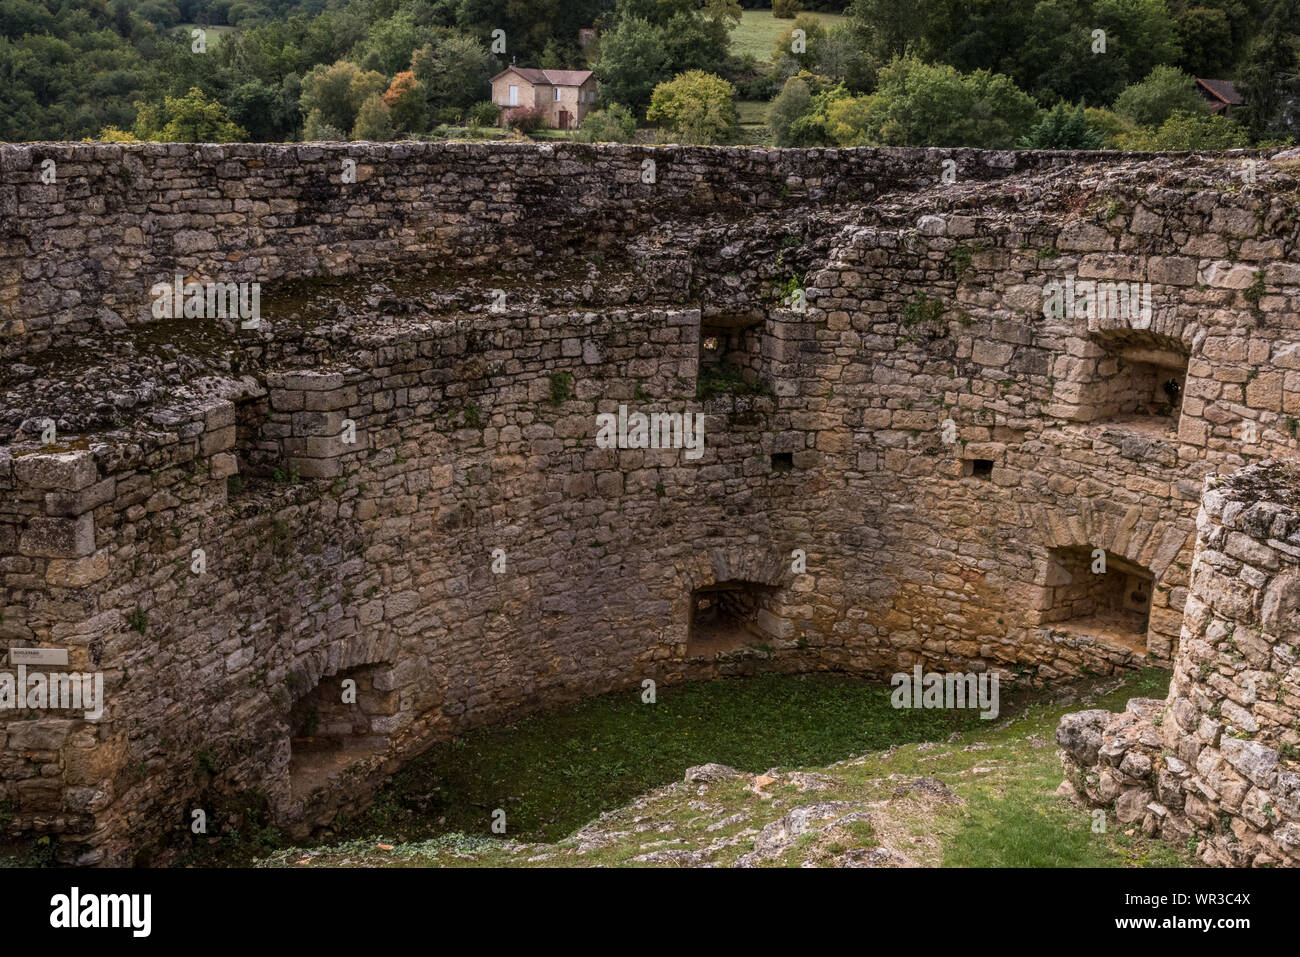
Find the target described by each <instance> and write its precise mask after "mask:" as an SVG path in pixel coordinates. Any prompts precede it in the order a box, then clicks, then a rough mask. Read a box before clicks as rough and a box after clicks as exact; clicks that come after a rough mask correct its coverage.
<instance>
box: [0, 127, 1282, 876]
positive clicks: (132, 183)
mask: <svg viewBox="0 0 1300 957" xmlns="http://www.w3.org/2000/svg"><path fill="white" fill-rule="evenodd" d="M47 156H49V157H53V158H55V160H56V162H57V165H58V169H59V180H58V182H57V183H56V184H53V185H49V186H47V185H44V184H41V183H40V182H39V178H38V177H37V175H36V173H37V170H38V169H39V164H40V161H41V159H43V158H45V157H47ZM950 156H951V157H952V158H955V159H956V160H957V161H958V169H959V181H958V183H957V184H955V185H952V186H940V185H939V183H938V177H939V172H940V170H941V163H942V160H943V159H945V158H948V157H950ZM344 157H350V158H354V159H356V161H357V174H358V175H357V179H358V182H357V183H355V184H343V183H341V182H340V181H339V172H340V169H341V166H342V163H341V160H342V159H343V158H344ZM647 159H653V160H654V177H653V182H646V181H645V177H644V175H643V171H644V170H645V165H644V164H645V161H646V160H647ZM1239 162H1240V160H1239V158H1238V157H1236V156H1222V157H1211V158H1198V157H1188V156H1163V157H1142V156H1138V157H1123V158H1121V157H1117V156H1114V155H1107V154H1051V153H1015V154H1012V153H981V152H977V151H940V150H934V151H926V150H825V151H823V150H809V151H761V150H728V149H677V148H671V149H639V148H614V147H599V148H598V147H580V146H568V145H565V146H554V147H551V146H541V147H532V146H505V147H497V146H484V145H474V146H465V145H446V144H393V145H387V146H376V145H368V144H367V145H352V146H337V147H327V146H318V145H310V146H289V147H276V146H205V147H188V146H135V147H120V146H75V145H66V144H34V145H31V146H24V147H4V148H0V215H2V216H3V217H4V220H3V223H4V228H3V230H0V236H2V238H0V243H3V245H2V246H0V323H2V324H3V325H2V326H0V328H2V329H3V335H2V336H0V349H3V350H4V352H5V354H6V355H7V356H8V357H9V363H8V367H7V368H6V369H5V370H4V372H3V378H0V394H3V395H4V396H5V400H4V402H3V403H2V404H0V406H2V407H0V436H3V437H4V438H5V439H6V440H7V441H8V443H9V444H8V445H7V446H5V447H3V448H0V489H2V490H3V492H4V495H3V498H0V575H2V576H3V579H2V581H0V585H2V586H3V592H2V593H0V609H3V620H2V621H0V637H3V638H5V639H6V643H7V644H40V645H52V646H56V647H67V648H68V649H69V650H70V655H71V659H70V668H73V669H81V670H89V669H98V670H102V671H103V672H104V673H105V677H106V690H107V710H106V714H105V717H104V719H103V720H101V721H99V722H98V723H93V722H88V721H84V720H80V719H79V718H67V717H64V716H62V715H59V716H57V717H44V716H42V717H38V718H35V719H32V718H30V717H28V718H27V719H26V720H21V718H22V717H25V716H21V715H20V716H19V718H15V719H14V720H7V719H8V715H5V719H6V720H5V723H4V724H3V725H0V727H3V731H0V802H2V804H0V806H3V807H5V808H6V809H7V810H8V811H9V813H10V814H11V815H12V817H11V818H10V819H9V824H8V828H9V830H10V831H11V832H12V833H13V834H16V835H27V834H31V833H34V832H35V833H53V834H56V835H58V836H59V839H60V849H61V854H62V856H63V858H64V859H66V860H69V861H74V860H79V861H81V862H83V863H95V862H115V863H122V862H130V861H132V860H167V859H169V856H170V855H172V854H174V853H175V851H176V850H177V849H178V848H180V847H183V846H184V844H185V842H186V841H187V840H188V839H189V837H188V834H189V832H188V826H187V825H188V821H189V813H190V811H191V810H192V809H193V808H195V807H206V808H209V809H216V810H215V813H214V816H215V817H216V818H217V826H218V827H220V826H224V825H225V824H226V823H228V822H229V821H230V820H231V819H233V816H235V815H236V814H237V813H238V812H237V805H238V801H237V800H235V799H236V798H237V797H238V798H240V799H244V798H249V796H252V797H254V798H256V799H258V800H262V799H264V800H265V801H266V802H267V803H268V804H269V806H270V807H271V809H272V810H273V811H274V813H275V815H276V817H277V819H278V820H279V821H281V822H282V823H284V824H285V825H286V826H289V827H291V828H294V829H296V830H299V831H305V830H307V829H310V828H311V827H313V826H315V825H318V824H321V823H324V822H327V821H328V820H329V819H330V818H331V817H332V816H333V814H334V813H335V811H336V810H338V809H339V808H340V807H346V806H349V805H350V804H352V803H354V802H357V801H363V800H365V798H366V797H367V796H368V795H369V794H370V793H372V792H373V790H374V788H375V787H376V786H377V784H378V782H379V780H381V779H382V776H383V774H384V773H386V772H388V771H391V770H392V769H394V768H396V767H397V766H399V765H400V763H401V762H402V761H403V760H405V759H406V758H408V757H409V756H411V755H413V754H415V753H417V752H418V751H419V750H420V749H421V748H423V747H425V746H427V745H428V744H429V743H430V742H432V741H434V740H437V739H439V738H443V737H446V736H448V735H451V734H455V733H457V732H459V731H462V730H464V729H467V728H469V727H473V726H475V725H478V724H482V723H485V722H491V721H497V720H501V719H503V718H506V717H508V716H509V715H511V714H514V713H518V712H521V711H524V710H528V709H533V708H536V707H539V706H542V705H544V704H547V703H552V702H558V701H562V700H567V699H572V698H576V697H580V696H583V695H588V694H593V693H597V692H600V691H604V690H610V689H614V688H619V687H625V686H630V685H636V684H638V683H639V682H640V681H641V679H643V678H645V677H654V678H657V679H660V680H667V681H672V680H680V679H682V678H688V677H704V676H707V675H711V674H718V673H742V672H745V671H749V670H754V669H762V668H768V669H771V668H777V669H785V670H811V669H836V670H843V671H851V672H856V673H863V674H875V675H882V674H887V673H889V672H892V671H894V670H896V669H900V668H903V669H910V668H911V666H912V665H913V664H918V663H919V664H922V665H923V666H925V667H926V668H934V669H940V670H949V669H960V670H970V669H977V670H984V669H988V668H994V669H997V670H999V671H1000V672H1002V674H1003V675H1004V680H1015V679H1017V678H1019V679H1022V680H1034V681H1046V680H1052V679H1054V678H1058V677H1068V676H1075V675H1080V674H1083V673H1086V672H1109V671H1112V670H1114V669H1116V668H1124V667H1131V666H1133V665H1136V664H1141V663H1145V662H1155V663H1170V662H1173V661H1174V660H1175V659H1176V656H1177V655H1181V654H1184V653H1185V649H1184V645H1185V644H1186V641H1185V638H1184V639H1183V640H1182V642H1181V643H1180V630H1182V629H1184V628H1185V627H1186V625H1185V622H1184V612H1185V610H1186V609H1187V608H1188V605H1189V601H1190V599H1189V597H1188V596H1189V587H1191V584H1192V582H1191V573H1190V570H1191V567H1192V556H1193V547H1194V543H1195V538H1196V515H1197V510H1198V508H1199V507H1200V505H1201V490H1202V486H1203V484H1204V480H1205V477H1206V475H1208V474H1210V473H1212V472H1219V473H1223V472H1229V471H1232V470H1233V469H1235V468H1238V467H1239V466H1242V465H1244V464H1246V463H1248V462H1249V461H1252V460H1254V459H1257V458H1263V457H1266V456H1272V457H1276V458H1294V457H1295V450H1296V444H1297V443H1296V438H1295V433H1296V426H1295V421H1296V419H1297V418H1300V347H1298V346H1297V343H1298V342H1300V332H1298V331H1297V327H1298V326H1300V322H1298V321H1297V320H1296V318H1295V317H1296V315H1297V297H1298V296H1300V269H1298V268H1297V267H1295V266H1293V265H1292V264H1291V262H1289V260H1290V259H1293V258H1294V254H1295V248H1296V220H1295V206H1296V199H1295V196H1296V193H1295V190H1296V189H1297V186H1298V185H1300V184H1297V180H1296V178H1295V176H1294V175H1293V168H1292V167H1291V166H1290V165H1289V164H1288V161H1287V159H1286V158H1285V157H1282V158H1278V157H1273V158H1272V160H1271V161H1269V162H1265V163H1263V164H1261V167H1260V172H1259V177H1258V184H1257V185H1254V186H1251V187H1248V188H1241V186H1240V178H1239V177H1238V176H1236V174H1237V172H1238V170H1239ZM393 266H396V267H397V271H396V273H394V272H393V270H392V269H391V268H390V267H393ZM467 267H473V268H472V270H470V271H467ZM428 270H433V271H428ZM178 271H179V272H181V273H182V274H183V275H184V276H186V277H187V278H190V279H195V280H200V281H232V282H233V281H258V282H262V283H263V284H264V289H263V295H262V301H263V315H264V316H265V317H266V322H265V323H264V325H263V328H262V329H260V330H258V331H254V332H246V331H242V330H239V329H237V328H236V325H235V324H234V323H230V322H226V323H223V322H221V321H217V320H185V321H162V322H152V321H150V316H149V299H148V296H147V293H148V289H149V287H150V286H151V285H152V284H153V283H154V282H157V281H160V280H165V279H167V278H168V277H170V276H171V275H173V274H174V273H176V272H178ZM344 273H346V274H351V275H355V276H357V277H358V278H357V280H356V281H355V282H344V283H341V284H333V283H331V282H328V281H325V278H327V277H329V276H331V275H336V274H344ZM792 275H794V276H799V275H802V276H803V277H804V282H803V286H804V289H805V291H806V294H807V301H808V303H809V308H808V309H807V311H806V312H798V311H794V310H792V309H790V308H786V307H785V306H783V305H782V303H781V301H780V296H779V293H778V292H777V289H778V288H779V287H782V286H784V285H786V284H787V282H788V280H789V279H790V277H791V276H792ZM1070 276H1073V277H1078V278H1079V279H1082V280H1087V279H1098V278H1099V279H1103V280H1105V279H1114V280H1125V281H1135V282H1150V283H1151V284H1152V288H1153V302H1154V309H1153V317H1152V318H1151V321H1150V322H1149V323H1146V322H1143V321H1140V320H1138V321H1133V320H1132V319H1131V318H1126V317H1115V316H1109V317H1107V316H1102V317H1093V318H1091V319H1090V318H1088V317H1087V316H1086V315H1083V314H1080V315H1079V316H1077V317H1070V318H1066V317H1061V318H1044V316H1043V313H1042V290H1043V287H1044V285H1045V284H1046V283H1048V282H1050V281H1052V280H1062V279H1064V278H1065V277H1070ZM322 277H325V278H322ZM295 280H306V281H307V282H306V284H305V285H304V283H303V282H298V283H297V284H295V282H294V281H295ZM313 283H314V284H315V285H313ZM494 289H500V290H503V291H504V292H505V293H506V300H505V301H506V305H505V311H503V312H494V311H492V310H491V309H489V308H488V306H489V304H490V303H491V302H492V300H493V290H494ZM731 330H741V331H737V332H734V334H733V333H732V332H731ZM710 338H720V339H721V340H724V341H725V342H726V343H727V346H726V348H727V349H729V350H731V352H732V354H731V355H728V356H723V357H722V359H723V361H727V362H729V363H731V364H733V365H735V366H736V367H737V368H738V369H740V370H743V371H744V375H745V376H746V377H747V378H748V379H749V380H750V381H752V382H755V383H756V384H757V386H758V388H757V391H755V392H754V393H753V394H723V395H719V396H716V397H713V398H707V399H703V400H701V399H697V398H696V385H697V379H699V380H700V381H701V382H703V381H704V378H703V376H704V374H705V372H707V367H708V366H710V365H711V364H714V363H716V362H717V361H718V360H717V359H716V358H715V357H714V356H713V355H712V354H710V353H709V351H708V349H707V348H706V349H705V350H704V352H703V354H702V340H706V339H710ZM702 366H703V369H702ZM123 370H125V371H123ZM1170 381H1173V382H1175V383H1176V387H1174V388H1172V389H1167V390H1165V392H1164V393H1163V398H1162V392H1161V391H1158V390H1161V389H1164V388H1165V383H1167V382H1170ZM1153 389H1154V390H1157V391H1156V392H1155V394H1154V395H1150V394H1149V393H1150V392H1151V391H1152V390H1153ZM1144 393H1147V394H1146V395H1145V396H1144ZM1117 394H1122V395H1125V396H1128V400H1127V402H1126V403H1120V402H1119V401H1118V400H1116V399H1115V398H1114V396H1115V395H1117ZM620 403H622V404H626V405H629V406H630V407H633V408H643V409H644V410H645V411H687V410H689V411H704V412H705V413H706V414H707V427H706V436H707V438H706V452H705V455H704V457H703V458H701V459H700V460H698V461H697V462H688V461H686V460H685V459H684V458H683V457H682V455H681V453H680V452H679V451H677V450H661V451H660V450H637V449H628V450H601V449H598V448H597V447H596V445H595V442H594V433H595V415H596V413H597V412H602V411H615V410H616V409H617V407H618V405H619V404H620ZM47 417H48V418H51V419H54V420H56V422H57V423H58V430H59V442H60V444H58V445H56V446H54V447H43V446H42V445H41V444H40V442H39V441H38V439H37V435H38V433H39V425H40V423H41V421H42V420H43V419H44V418H47ZM349 420H350V421H351V422H352V423H354V424H355V428H356V434H357V442H356V443H355V444H349V443H346V442H343V441H342V440H341V438H340V436H341V434H342V430H343V428H344V425H345V421H349ZM946 423H951V426H952V429H953V430H955V432H954V435H953V441H951V442H945V441H944V433H945V424H946ZM1246 423H1250V425H1249V426H1247V424H1246ZM1243 436H1250V437H1252V439H1253V440H1252V441H1245V440H1243ZM787 463H788V464H787ZM276 476H278V478H279V480H277V478H276ZM196 548H202V549H204V551H205V554H206V563H207V564H206V572H205V573H204V574H203V575H195V574H193V572H192V571H191V563H192V560H193V559H192V555H193V551H194V549H196ZM497 548H499V549H501V550H502V551H503V552H504V553H505V556H506V564H505V571H504V572H503V573H501V574H495V573H494V572H493V571H492V567H491V566H492V559H491V552H492V551H493V549H497ZM794 549H804V550H805V551H806V552H807V561H808V573H807V574H805V575H795V574H793V573H792V572H791V564H790V556H791V553H792V551H793V550H794ZM1097 549H1100V550H1101V551H1103V552H1104V553H1105V554H1106V556H1107V558H1108V560H1109V562H1110V570H1108V572H1107V575H1108V576H1110V575H1115V576H1116V577H1115V578H1113V579H1112V578H1107V579H1106V580H1107V581H1108V582H1109V581H1115V582H1118V581H1120V579H1119V578H1118V576H1119V575H1124V576H1126V577H1125V578H1124V579H1123V580H1122V581H1123V585H1124V587H1123V588H1110V587H1108V588H1098V587H1097V583H1096V581H1094V580H1093V578H1092V577H1091V576H1090V574H1089V573H1087V572H1086V568H1087V562H1091V561H1092V557H1093V555H1094V554H1095V550H1097ZM1085 559H1086V561H1085ZM733 585H734V586H736V587H743V589H744V590H743V591H739V592H736V594H737V595H743V596H745V597H744V598H743V600H740V599H738V600H737V601H738V604H737V607H743V608H744V609H745V610H746V611H745V614H746V615H748V616H749V617H750V618H751V619H752V622H751V624H752V626H753V627H752V631H753V640H752V641H750V642H749V643H748V646H744V647H738V648H735V649H733V650H724V651H721V652H717V653H715V651H714V650H713V649H712V648H710V649H709V650H708V651H707V653H706V652H701V650H700V648H698V647H696V648H692V646H691V645H690V644H689V641H688V638H689V636H690V634H691V628H690V623H691V616H692V609H693V607H694V605H695V601H694V600H693V595H695V594H697V592H698V590H700V589H711V588H713V587H714V586H727V587H731V586H733ZM1135 596H1136V597H1135ZM345 679H352V680H354V681H355V682H356V687H357V694H358V700H357V706H356V708H355V709H354V710H352V711H348V712H341V711H340V710H339V709H338V708H336V707H335V706H334V702H335V701H337V700H338V695H337V693H336V692H337V689H338V687H339V684H340V683H341V682H342V681H343V680H345ZM1282 680H1283V681H1284V682H1285V681H1290V682H1291V683H1292V687H1293V688H1294V677H1291V676H1287V677H1284V678H1283V679H1282ZM1175 683H1177V679H1176V682H1175ZM0 714H2V713H0ZM1280 760H1283V761H1284V760H1285V758H1282V759H1280Z"/></svg>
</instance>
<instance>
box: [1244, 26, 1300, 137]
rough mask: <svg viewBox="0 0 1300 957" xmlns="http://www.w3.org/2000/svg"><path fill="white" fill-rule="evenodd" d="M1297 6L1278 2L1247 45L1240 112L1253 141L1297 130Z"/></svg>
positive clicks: (1299, 99)
mask: <svg viewBox="0 0 1300 957" xmlns="http://www.w3.org/2000/svg"><path fill="white" fill-rule="evenodd" d="M1298 20H1300V4H1298V3H1296V2H1295V0H1279V2H1278V3H1276V4H1275V5H1274V7H1273V10H1272V12H1271V13H1270V15H1269V17H1268V19H1267V20H1266V21H1265V23H1264V26H1263V28H1262V29H1261V31H1260V33H1259V36H1258V37H1257V38H1256V39H1255V40H1254V42H1253V43H1252V44H1251V46H1250V50H1249V53H1248V55H1247V56H1246V59H1245V64H1244V66H1243V68H1242V71H1241V74H1240V77H1239V79H1240V81H1241V82H1240V84H1239V86H1240V89H1241V94H1242V97H1243V98H1244V99H1245V101H1246V104H1245V108H1244V109H1243V110H1242V113H1243V116H1244V117H1245V120H1246V123H1247V124H1248V125H1249V127H1250V132H1251V133H1252V135H1254V136H1255V138H1256V139H1263V138H1265V137H1268V136H1288V135H1295V133H1296V131H1297V129H1300V65H1298V63H1297V56H1296V33H1297V31H1298V30H1300V23H1298V22H1297V21H1298Z"/></svg>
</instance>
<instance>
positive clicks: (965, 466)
mask: <svg viewBox="0 0 1300 957" xmlns="http://www.w3.org/2000/svg"><path fill="white" fill-rule="evenodd" d="M962 474H963V475H967V476H972V477H974V478H980V479H989V478H992V477H993V460H992V459H963V460H962Z"/></svg>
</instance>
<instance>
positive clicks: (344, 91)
mask: <svg viewBox="0 0 1300 957" xmlns="http://www.w3.org/2000/svg"><path fill="white" fill-rule="evenodd" d="M387 88H388V80H387V79H386V78H385V77H384V75H383V74H382V73H376V72H374V71H369V72H362V70H361V68H360V67H358V66H357V65H356V64H355V63H349V62H348V61H347V60H339V61H338V62H337V63H335V64H333V65H332V66H328V67H326V66H323V65H318V66H316V67H313V68H312V69H311V71H310V72H308V74H307V75H306V76H304V77H303V78H302V96H301V98H300V100H299V102H300V104H301V106H302V111H303V113H305V114H307V115H308V116H310V115H311V114H313V113H315V114H318V115H317V117H316V121H315V122H316V128H318V129H319V128H320V125H321V124H324V125H325V126H328V127H330V128H331V129H333V130H339V131H343V130H350V129H352V127H353V125H355V123H356V121H357V113H358V112H359V111H360V109H361V104H362V103H364V102H366V100H368V99H370V97H372V96H379V95H380V94H382V93H383V92H384V90H385V89H387Z"/></svg>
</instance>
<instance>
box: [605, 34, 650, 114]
mask: <svg viewBox="0 0 1300 957" xmlns="http://www.w3.org/2000/svg"><path fill="white" fill-rule="evenodd" d="M595 72H596V79H597V80H598V81H599V82H600V86H601V90H602V91H603V93H604V95H605V96H607V97H608V98H609V99H610V100H613V101H614V102H617V103H626V104H627V105H628V107H630V108H631V109H633V110H636V111H637V113H641V112H642V111H643V110H644V109H645V108H646V106H647V105H648V104H649V103H650V95H651V93H653V92H654V88H655V86H656V85H657V84H659V83H660V82H662V81H663V80H664V79H666V78H667V76H668V52H667V51H666V50H665V49H664V45H663V42H662V41H661V40H660V38H659V34H658V32H657V31H656V30H655V28H654V27H653V26H651V25H650V23H649V21H647V20H643V19H641V18H639V17H624V18H623V19H621V20H619V21H618V25H617V26H616V27H615V28H614V30H613V31H612V32H610V33H607V34H606V35H605V36H603V37H602V38H601V41H600V61H599V62H598V63H597V64H596V70H595Z"/></svg>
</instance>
